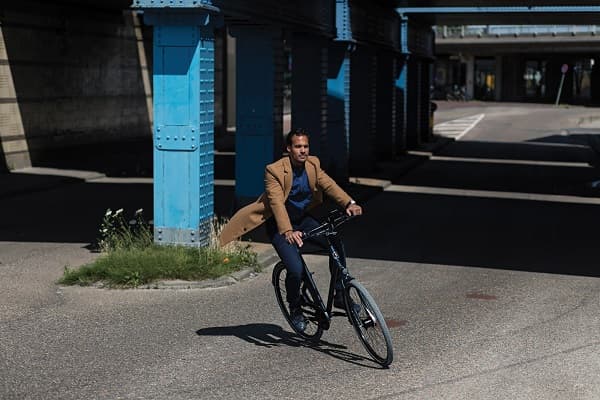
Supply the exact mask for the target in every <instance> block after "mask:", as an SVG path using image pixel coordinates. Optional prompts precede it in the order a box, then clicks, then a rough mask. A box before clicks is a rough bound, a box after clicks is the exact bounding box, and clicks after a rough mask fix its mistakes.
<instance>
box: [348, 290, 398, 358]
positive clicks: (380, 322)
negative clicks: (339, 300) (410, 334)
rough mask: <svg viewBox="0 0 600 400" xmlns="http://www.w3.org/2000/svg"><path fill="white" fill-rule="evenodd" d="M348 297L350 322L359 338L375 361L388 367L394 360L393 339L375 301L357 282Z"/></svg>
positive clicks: (349, 291)
mask: <svg viewBox="0 0 600 400" xmlns="http://www.w3.org/2000/svg"><path fill="white" fill-rule="evenodd" d="M346 296H347V298H346V301H347V307H348V312H349V315H350V321H351V322H352V325H353V326H354V329H355V330H356V333H357V335H358V338H359V339H360V341H361V342H362V344H363V346H364V347H365V349H366V350H367V352H368V353H369V354H370V355H371V356H372V357H373V358H374V359H375V361H377V362H378V363H379V364H381V365H383V366H384V367H387V366H388V365H390V364H391V363H392V361H393V359H394V352H393V348H392V338H391V336H390V331H389V329H388V327H387V324H386V323H385V319H384V318H383V314H381V311H379V307H378V306H377V304H376V303H375V300H373V297H371V295H370V294H369V292H367V289H365V288H364V286H362V285H361V284H360V283H358V282H356V281H355V280H353V281H351V282H350V283H349V284H348V286H347V288H346Z"/></svg>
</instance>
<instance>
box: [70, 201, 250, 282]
mask: <svg viewBox="0 0 600 400" xmlns="http://www.w3.org/2000/svg"><path fill="white" fill-rule="evenodd" d="M222 226H223V223H220V224H217V223H213V227H212V230H211V234H210V243H209V245H208V246H206V247H187V246H158V245H155V244H154V243H153V239H152V237H153V236H152V230H151V227H150V225H149V224H148V223H146V222H145V221H144V220H143V218H142V213H141V210H138V211H137V212H136V214H135V217H134V219H132V220H130V221H129V222H126V220H125V218H124V217H123V214H122V210H118V211H117V212H115V213H113V212H112V211H111V210H108V211H107V213H106V214H105V216H104V219H103V222H102V225H101V227H100V239H99V240H98V248H99V250H101V251H102V252H103V254H102V255H101V256H100V257H99V258H98V259H97V260H96V261H94V262H93V263H91V264H86V265H84V266H82V267H79V268H76V269H71V268H68V267H65V271H64V274H63V277H62V278H61V279H60V280H59V283H61V284H65V285H82V286H89V285H94V284H96V283H102V284H103V285H104V286H107V287H115V288H129V287H138V286H140V285H147V284H150V283H152V282H155V281H159V280H170V279H181V280H190V281H191V280H203V279H210V278H217V277H220V276H223V275H227V274H230V273H232V272H234V271H238V270H240V269H242V268H247V267H251V268H254V269H255V270H256V271H258V269H259V264H258V260H257V255H256V253H255V252H253V251H252V250H251V249H250V246H249V245H247V246H241V245H239V244H234V245H229V246H226V247H223V248H221V247H219V245H218V240H217V238H218V232H219V231H220V228H221V227H222Z"/></svg>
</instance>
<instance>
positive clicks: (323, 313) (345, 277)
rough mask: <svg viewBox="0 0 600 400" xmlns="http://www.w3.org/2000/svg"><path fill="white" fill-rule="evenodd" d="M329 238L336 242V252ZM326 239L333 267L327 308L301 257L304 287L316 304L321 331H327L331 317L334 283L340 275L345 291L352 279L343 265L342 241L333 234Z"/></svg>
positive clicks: (344, 258) (343, 251) (344, 256)
mask: <svg viewBox="0 0 600 400" xmlns="http://www.w3.org/2000/svg"><path fill="white" fill-rule="evenodd" d="M330 236H334V238H335V239H336V240H337V244H338V249H337V250H336V246H335V245H334V244H333V243H332V239H331V238H330ZM326 239H327V244H328V247H329V254H330V256H331V258H332V259H333V261H334V266H335V267H334V268H333V270H332V271H330V273H331V280H330V282H329V293H328V296H327V306H325V303H323V299H322V298H321V294H320V293H319V290H318V289H317V285H316V283H315V281H314V279H313V277H312V272H310V270H309V269H308V266H307V265H306V262H305V261H304V257H301V259H302V265H303V266H304V279H305V284H306V283H308V285H306V287H307V289H308V290H309V291H310V294H311V296H312V299H313V302H315V303H316V304H314V306H315V311H317V312H318V315H316V317H317V318H319V319H320V320H322V322H323V329H325V330H327V329H329V326H330V323H331V317H332V315H331V310H332V308H333V295H334V291H335V283H336V282H337V280H338V276H339V275H340V274H342V279H341V283H342V289H345V288H346V283H347V282H349V281H350V280H352V279H353V278H352V277H351V276H350V274H349V273H348V270H347V268H346V265H345V264H346V262H345V260H346V254H345V250H344V244H343V243H342V241H341V240H338V238H337V234H335V233H334V234H330V235H327V236H326ZM338 251H339V252H341V256H340V254H339V253H338ZM342 261H343V262H342ZM348 318H350V316H348Z"/></svg>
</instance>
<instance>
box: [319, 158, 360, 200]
mask: <svg viewBox="0 0 600 400" xmlns="http://www.w3.org/2000/svg"><path fill="white" fill-rule="evenodd" d="M315 167H316V168H317V185H318V187H319V188H320V189H321V190H322V191H323V193H325V194H326V195H327V196H329V197H331V198H332V199H333V200H335V202H336V203H337V204H338V205H339V206H340V207H342V208H346V206H347V205H348V203H350V200H352V198H351V197H350V195H348V193H346V192H345V191H344V189H342V188H341V187H340V186H339V185H338V184H337V183H335V181H334V180H333V179H332V178H331V177H330V176H329V175H327V174H326V173H325V171H323V170H322V169H321V164H320V163H316V164H315Z"/></svg>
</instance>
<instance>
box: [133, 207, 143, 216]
mask: <svg viewBox="0 0 600 400" xmlns="http://www.w3.org/2000/svg"><path fill="white" fill-rule="evenodd" d="M142 212H144V209H143V208H140V209H139V210H137V211H136V212H135V215H140V214H141V213H142Z"/></svg>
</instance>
